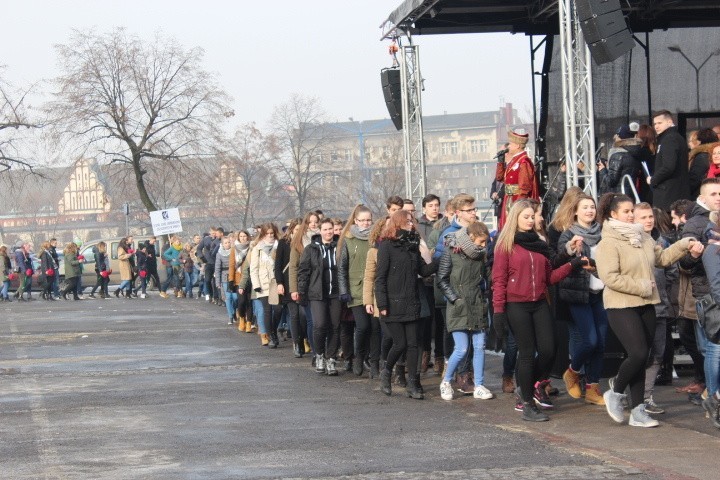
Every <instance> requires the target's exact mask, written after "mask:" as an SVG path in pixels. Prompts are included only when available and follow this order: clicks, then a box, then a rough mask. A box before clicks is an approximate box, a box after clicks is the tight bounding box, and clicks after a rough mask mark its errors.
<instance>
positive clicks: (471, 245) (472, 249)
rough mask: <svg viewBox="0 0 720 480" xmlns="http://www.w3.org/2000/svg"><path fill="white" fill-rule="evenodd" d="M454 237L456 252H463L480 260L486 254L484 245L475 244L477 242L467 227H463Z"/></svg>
mask: <svg viewBox="0 0 720 480" xmlns="http://www.w3.org/2000/svg"><path fill="white" fill-rule="evenodd" d="M451 235H452V234H451ZM454 237H455V248H454V249H453V251H455V252H456V253H460V252H462V253H464V254H465V256H466V257H468V258H469V259H471V260H479V259H481V258H482V257H483V256H484V255H485V249H484V248H483V247H478V246H477V245H475V242H473V241H472V240H471V239H470V235H468V233H467V228H461V229H460V230H458V231H457V232H455V234H454Z"/></svg>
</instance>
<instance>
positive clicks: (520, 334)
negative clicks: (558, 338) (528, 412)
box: [505, 299, 555, 402]
mask: <svg viewBox="0 0 720 480" xmlns="http://www.w3.org/2000/svg"><path fill="white" fill-rule="evenodd" d="M505 313H506V314H507V319H508V323H509V324H510V330H511V331H512V334H513V336H514V337H515V341H516V342H517V346H518V362H517V384H518V386H519V387H520V393H521V394H522V401H523V402H531V401H532V398H533V391H534V390H535V382H537V381H538V380H545V379H546V378H547V377H548V375H550V370H551V369H552V365H553V361H554V360H555V338H554V336H553V320H552V314H551V313H550V307H549V305H548V303H547V300H545V299H542V300H538V301H537V302H511V303H508V304H507V305H506V306H505ZM536 352H537V355H536V354H535V353H536Z"/></svg>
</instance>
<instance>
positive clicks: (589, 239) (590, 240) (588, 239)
mask: <svg viewBox="0 0 720 480" xmlns="http://www.w3.org/2000/svg"><path fill="white" fill-rule="evenodd" d="M570 231H571V232H572V233H573V235H580V236H581V237H583V243H584V244H585V245H587V246H588V247H594V246H595V245H597V244H598V242H600V238H601V237H600V233H601V232H602V226H601V225H600V224H599V223H597V222H593V223H592V225H590V228H585V227H583V226H582V225H580V224H579V223H574V224H573V225H572V226H571V227H570Z"/></svg>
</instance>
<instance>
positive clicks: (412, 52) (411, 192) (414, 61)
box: [399, 36, 427, 205]
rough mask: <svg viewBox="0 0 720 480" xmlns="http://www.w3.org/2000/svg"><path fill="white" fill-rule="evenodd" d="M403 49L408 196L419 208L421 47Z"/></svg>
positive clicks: (422, 178)
mask: <svg viewBox="0 0 720 480" xmlns="http://www.w3.org/2000/svg"><path fill="white" fill-rule="evenodd" d="M408 41H409V43H410V44H409V45H403V46H401V47H400V52H399V53H400V86H401V88H402V122H403V151H404V156H405V195H406V198H410V199H412V200H413V201H414V202H415V204H416V205H418V204H419V203H420V200H422V198H423V197H424V196H425V191H426V189H427V178H426V174H425V143H424V139H423V128H422V104H421V100H420V93H421V91H422V77H421V76H420V57H419V47H418V45H413V44H412V41H411V40H410V37H409V36H408Z"/></svg>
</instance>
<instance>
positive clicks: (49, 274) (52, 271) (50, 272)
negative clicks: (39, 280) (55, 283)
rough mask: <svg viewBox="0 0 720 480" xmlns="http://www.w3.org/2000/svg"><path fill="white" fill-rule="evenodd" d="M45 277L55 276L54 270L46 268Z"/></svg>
mask: <svg viewBox="0 0 720 480" xmlns="http://www.w3.org/2000/svg"><path fill="white" fill-rule="evenodd" d="M45 275H47V276H48V277H52V276H54V275H55V270H54V269H52V268H48V269H47V270H45Z"/></svg>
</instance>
